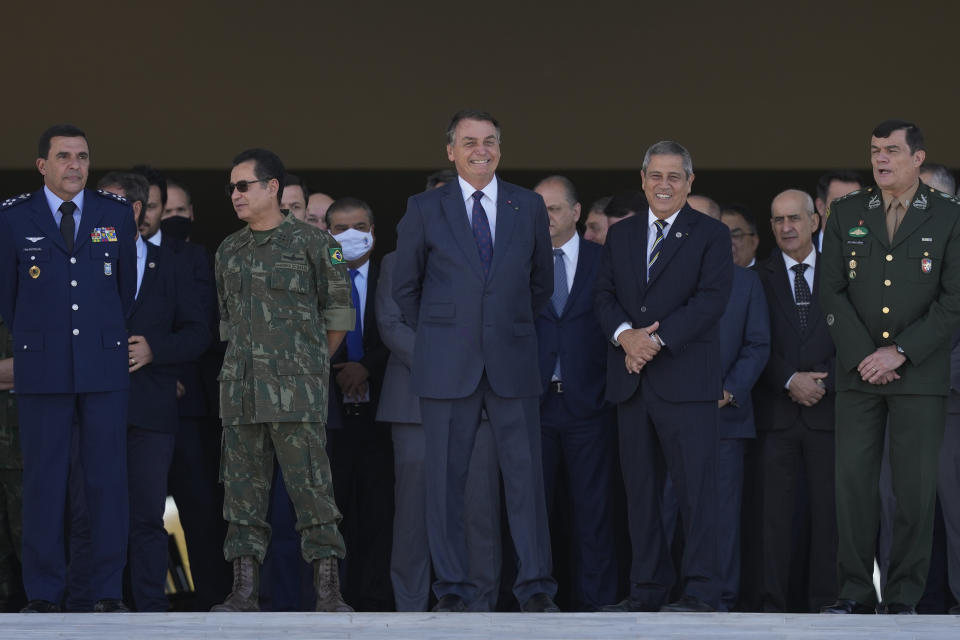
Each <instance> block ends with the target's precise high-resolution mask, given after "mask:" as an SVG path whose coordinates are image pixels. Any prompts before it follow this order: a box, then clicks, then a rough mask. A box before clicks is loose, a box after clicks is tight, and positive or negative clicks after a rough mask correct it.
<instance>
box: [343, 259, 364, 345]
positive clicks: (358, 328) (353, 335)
mask: <svg viewBox="0 0 960 640" xmlns="http://www.w3.org/2000/svg"><path fill="white" fill-rule="evenodd" d="M359 274H360V272H359V271H357V270H356V269H350V300H351V302H353V308H354V309H356V313H357V320H356V322H355V323H354V325H353V331H348V332H347V360H349V361H350V362H357V361H359V360H360V359H362V358H363V324H362V322H361V320H362V318H361V317H360V292H359V291H357V275H359Z"/></svg>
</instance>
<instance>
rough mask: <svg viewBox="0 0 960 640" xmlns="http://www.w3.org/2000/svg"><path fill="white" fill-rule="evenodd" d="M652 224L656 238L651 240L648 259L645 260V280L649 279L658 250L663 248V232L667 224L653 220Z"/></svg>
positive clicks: (658, 253) (663, 221)
mask: <svg viewBox="0 0 960 640" xmlns="http://www.w3.org/2000/svg"><path fill="white" fill-rule="evenodd" d="M653 224H655V225H656V226H657V237H656V238H654V239H653V246H652V247H650V259H649V260H647V280H649V279H650V272H651V271H652V270H653V263H655V262H656V261H657V258H659V257H660V249H662V248H663V230H664V228H665V227H666V226H667V224H668V223H667V221H666V220H654V221H653Z"/></svg>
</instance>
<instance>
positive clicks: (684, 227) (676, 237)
mask: <svg viewBox="0 0 960 640" xmlns="http://www.w3.org/2000/svg"><path fill="white" fill-rule="evenodd" d="M695 215H699V214H694V213H693V210H692V209H690V207H689V206H687V205H683V208H682V209H680V213H679V214H677V217H676V218H675V219H674V221H673V224H672V225H670V226H668V227H667V228H666V229H664V233H663V248H662V249H660V257H659V258H657V261H656V262H655V263H653V268H651V269H650V281H649V282H648V286H649V285H650V284H653V282H654V281H655V280H656V279H657V278H658V277H659V276H660V274H661V273H663V271H664V269H666V267H667V264H668V263H669V262H670V261H671V260H672V259H673V256H675V255H676V254H677V251H679V250H680V245H682V244H683V242H684V241H685V240H686V239H687V236H689V235H690V231H691V230H692V229H693V226H694V224H693V223H694V221H695V220H696V218H695V217H694V216H695ZM645 226H646V225H645ZM643 246H644V247H645V246H646V245H643ZM644 255H646V251H644Z"/></svg>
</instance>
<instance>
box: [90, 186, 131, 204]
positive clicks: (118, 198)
mask: <svg viewBox="0 0 960 640" xmlns="http://www.w3.org/2000/svg"><path fill="white" fill-rule="evenodd" d="M97 193H98V194H100V195H101V196H103V197H104V198H108V199H110V200H116V201H117V202H120V203H122V204H130V201H129V200H127V199H126V198H124V197H123V196H118V195H117V194H115V193H110V192H109V191H104V190H103V189H97Z"/></svg>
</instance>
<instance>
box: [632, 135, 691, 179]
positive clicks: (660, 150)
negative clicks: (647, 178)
mask: <svg viewBox="0 0 960 640" xmlns="http://www.w3.org/2000/svg"><path fill="white" fill-rule="evenodd" d="M651 156H680V157H681V158H683V172H684V173H685V174H687V177H688V178H689V177H690V176H692V175H693V158H691V157H690V152H689V151H687V150H686V148H684V146H683V145H681V144H680V143H677V142H674V141H673V140H661V141H660V142H658V143H656V144H654V145H653V146H651V147H650V148H649V149H647V152H646V153H645V154H643V164H642V165H641V166H640V168H641V169H642V170H643V172H644V173H646V171H647V167H648V166H649V165H650V157H651Z"/></svg>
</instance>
